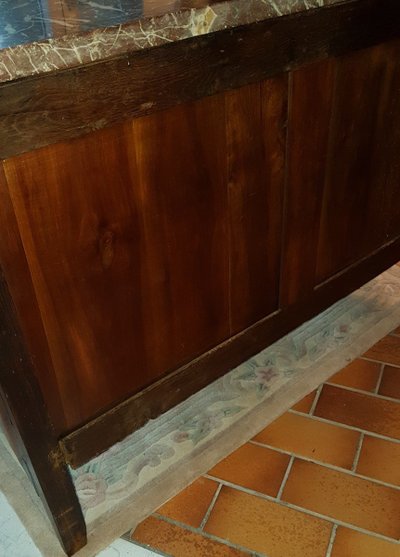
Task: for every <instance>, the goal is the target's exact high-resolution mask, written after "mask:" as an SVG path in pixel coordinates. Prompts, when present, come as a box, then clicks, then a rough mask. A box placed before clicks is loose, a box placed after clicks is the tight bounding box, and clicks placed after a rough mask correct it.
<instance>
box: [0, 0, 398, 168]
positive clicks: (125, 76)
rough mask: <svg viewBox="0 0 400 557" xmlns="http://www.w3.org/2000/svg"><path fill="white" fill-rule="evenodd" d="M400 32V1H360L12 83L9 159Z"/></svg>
mask: <svg viewBox="0 0 400 557" xmlns="http://www.w3.org/2000/svg"><path fill="white" fill-rule="evenodd" d="M398 36H400V10H399V4H398V0H353V1H351V2H346V3H345V4H335V5H333V6H330V7H324V8H321V9H316V10H309V11H306V12H303V13H301V14H294V15H291V16H287V17H279V18H277V19H275V20H274V19H272V20H267V21H264V22H260V23H257V24H254V25H249V26H244V27H239V28H236V29H233V30H229V29H228V30H226V31H221V32H218V33H210V34H209V35H207V36H203V37H196V38H194V39H188V40H184V41H179V42H177V43H173V44H170V45H165V46H162V47H159V48H152V49H149V50H147V51H144V52H135V53H133V54H131V55H128V56H124V57H122V58H118V59H114V60H110V61H107V62H105V63H99V64H91V65H88V66H85V67H82V68H78V69H74V70H69V71H63V72H59V73H57V74H53V75H51V76H45V77H43V78H33V79H24V80H21V81H19V82H15V83H13V84H8V85H7V84H6V85H3V86H2V87H1V88H0V158H7V157H11V156H14V155H16V154H20V153H22V152H25V151H28V150H30V149H32V148H35V147H36V148H37V147H41V146H43V145H48V144H50V143H56V142H59V141H63V140H65V139H68V138H73V137H77V136H80V135H83V134H85V133H89V132H91V131H93V130H96V129H99V128H102V127H105V126H110V125H112V124H114V123H116V122H120V121H123V120H125V119H126V118H129V117H133V116H140V115H143V114H147V113H149V112H154V111H158V110H163V109H166V108H169V107H171V106H173V105H175V104H177V103H185V102H190V101H192V100H194V99H199V98H202V97H204V96H206V95H212V94H214V93H217V92H220V91H224V90H228V89H232V88H234V87H240V86H242V85H246V84H248V83H253V82H257V81H261V80H263V79H266V78H268V77H271V76H274V75H277V74H279V73H282V72H284V71H288V70H291V69H294V68H298V67H300V66H301V65H303V64H305V63H308V62H312V61H316V60H320V59H324V58H328V57H329V56H335V55H340V54H343V53H346V52H351V51H352V50H354V49H358V48H364V47H367V46H370V45H374V44H377V43H379V42H381V41H384V40H389V39H390V38H393V37H398Z"/></svg>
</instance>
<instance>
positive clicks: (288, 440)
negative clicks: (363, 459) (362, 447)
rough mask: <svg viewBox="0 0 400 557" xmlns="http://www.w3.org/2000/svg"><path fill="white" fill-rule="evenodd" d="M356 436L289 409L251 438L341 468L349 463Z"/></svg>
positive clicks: (354, 447)
mask: <svg viewBox="0 0 400 557" xmlns="http://www.w3.org/2000/svg"><path fill="white" fill-rule="evenodd" d="M359 439H360V433H358V432H357V431H352V430H350V429H344V428H343V427H339V426H335V425H331V424H326V423H323V422H319V421H316V420H314V419H312V418H310V417H308V416H300V415H298V414H291V413H289V412H286V414H283V416H281V417H280V418H278V419H277V420H275V421H274V422H273V423H272V424H271V425H270V426H268V427H267V428H266V429H264V430H263V431H261V433H259V434H258V435H256V437H255V438H254V440H255V441H257V442H260V443H265V444H266V445H271V446H273V447H277V448H278V449H283V450H285V451H288V452H291V453H295V454H298V455H301V456H306V457H308V458H310V459H313V460H320V461H322V462H328V463H330V464H334V465H336V466H341V467H343V468H351V467H352V465H353V461H354V457H355V454H356V450H357V445H358V442H359Z"/></svg>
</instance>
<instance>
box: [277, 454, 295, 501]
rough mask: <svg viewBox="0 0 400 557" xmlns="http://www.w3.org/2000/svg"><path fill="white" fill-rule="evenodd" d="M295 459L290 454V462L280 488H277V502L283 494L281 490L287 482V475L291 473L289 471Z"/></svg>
mask: <svg viewBox="0 0 400 557" xmlns="http://www.w3.org/2000/svg"><path fill="white" fill-rule="evenodd" d="M295 458H296V457H295V456H294V455H293V454H292V455H291V457H290V460H289V464H288V465H287V468H286V472H285V475H284V476H283V479H282V483H281V487H280V488H279V491H278V493H277V495H276V499H277V501H280V500H281V497H282V493H283V490H284V489H285V485H286V482H287V481H288V478H289V474H290V471H291V469H292V466H293V462H294V459H295Z"/></svg>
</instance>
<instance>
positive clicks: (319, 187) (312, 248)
mask: <svg viewBox="0 0 400 557" xmlns="http://www.w3.org/2000/svg"><path fill="white" fill-rule="evenodd" d="M335 70H336V61H335V60H334V59H329V60H325V61H323V62H317V63H315V64H311V65H310V66H308V67H305V68H302V69H300V70H297V71H295V72H293V74H292V75H291V86H290V97H289V98H290V109H289V124H288V148H287V161H286V167H287V175H286V192H287V193H286V203H285V230H284V237H283V241H284V244H283V245H284V248H283V265H282V276H281V295H280V302H281V305H282V307H285V306H288V305H290V304H293V303H295V302H297V301H298V300H300V299H301V298H302V297H304V296H306V295H309V294H310V293H311V292H312V290H313V288H314V284H315V267H316V251H317V246H318V235H319V221H320V213H321V205H322V197H323V193H324V184H325V172H326V162H327V154H328V140H329V129H330V123H331V113H332V99H333V90H334V83H335Z"/></svg>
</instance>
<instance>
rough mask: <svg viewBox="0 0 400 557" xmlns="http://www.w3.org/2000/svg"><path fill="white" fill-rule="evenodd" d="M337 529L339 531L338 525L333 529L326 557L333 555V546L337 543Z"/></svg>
mask: <svg viewBox="0 0 400 557" xmlns="http://www.w3.org/2000/svg"><path fill="white" fill-rule="evenodd" d="M337 529H338V525H337V524H334V525H333V527H332V532H331V537H330V538H329V543H328V547H327V549H326V555H325V557H331V555H332V549H333V544H334V543H335V538H336V530H337Z"/></svg>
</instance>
